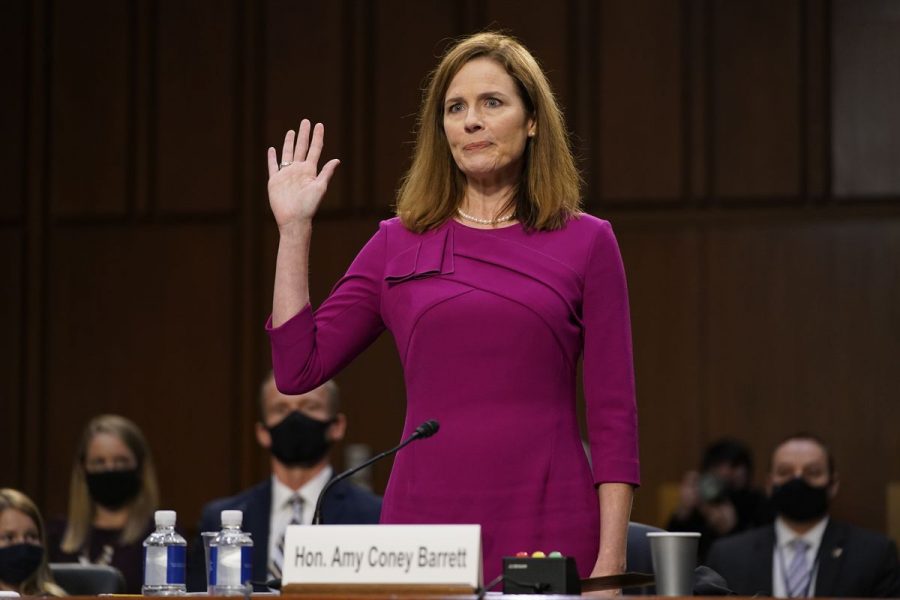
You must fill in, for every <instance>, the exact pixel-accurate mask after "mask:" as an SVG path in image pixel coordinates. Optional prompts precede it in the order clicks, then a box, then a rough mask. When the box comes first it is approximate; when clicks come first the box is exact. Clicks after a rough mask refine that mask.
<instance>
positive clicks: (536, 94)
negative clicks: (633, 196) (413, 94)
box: [397, 31, 581, 233]
mask: <svg viewBox="0 0 900 600" xmlns="http://www.w3.org/2000/svg"><path fill="white" fill-rule="evenodd" d="M482 57H484V58H489V59H491V60H494V61H496V62H497V63H498V64H500V65H501V66H502V67H503V68H505V69H506V72H507V73H509V75H510V76H511V77H512V78H513V79H514V80H515V82H516V87H517V88H518V92H519V96H520V97H521V99H522V102H523V103H524V104H525V109H526V111H527V112H528V114H529V116H531V117H532V118H533V119H534V121H535V123H536V131H537V135H535V137H533V138H529V141H528V142H527V145H526V147H525V156H524V161H523V163H524V165H523V176H522V180H521V181H520V184H519V186H518V189H517V190H516V193H514V194H513V197H512V198H510V200H509V202H508V206H507V207H506V208H511V207H513V206H514V207H515V214H516V218H518V219H519V221H520V222H522V224H523V225H524V226H525V227H526V228H528V229H533V230H550V229H559V228H561V227H563V226H564V225H565V223H566V221H567V220H568V219H569V218H570V217H572V216H573V215H576V214H577V213H579V212H580V208H581V176H580V175H579V173H578V169H577V168H576V167H575V158H574V157H573V156H572V150H571V148H570V145H569V136H568V133H567V131H566V127H565V122H564V120H563V114H562V110H560V108H559V104H557V102H556V98H555V97H554V96H553V90H552V89H551V87H550V82H549V81H548V80H547V76H546V75H545V74H544V72H543V71H542V70H541V67H540V65H538V62H537V61H536V60H535V58H534V57H533V56H532V55H531V53H530V52H529V51H528V50H527V49H526V48H525V46H523V45H522V44H521V43H520V42H519V41H518V40H516V39H515V38H513V37H511V36H509V35H506V34H503V33H499V32H493V31H488V32H483V33H477V34H475V35H472V36H469V37H466V38H463V39H461V40H460V41H458V42H457V43H456V44H455V45H454V46H452V47H451V48H450V49H449V50H448V51H447V53H446V54H444V57H443V58H442V59H441V62H440V63H439V64H438V66H437V68H436V69H435V70H434V71H433V72H432V73H431V74H430V75H429V78H428V83H427V85H426V88H425V91H424V96H423V99H422V105H421V107H420V109H419V119H418V132H417V135H416V146H415V151H414V152H413V159H412V166H410V168H409V171H407V173H406V175H405V176H404V177H403V181H402V183H401V185H400V190H399V192H398V194H397V215H398V216H399V217H400V220H401V221H402V222H403V224H404V225H405V226H406V227H407V229H410V230H412V231H416V232H420V233H421V232H423V231H426V230H428V229H432V228H434V227H437V226H439V225H440V224H442V223H444V222H445V221H446V220H447V219H449V218H451V217H452V216H453V214H454V212H455V211H456V209H457V207H458V206H459V203H460V202H461V201H462V199H463V195H464V194H465V187H466V178H465V175H463V173H462V172H461V171H460V170H459V167H457V165H456V162H455V161H454V160H453V156H452V155H451V153H450V147H449V145H448V143H447V136H446V134H445V132H444V126H443V115H444V110H443V105H444V96H445V95H446V94H447V88H448V87H449V86H450V82H451V80H452V79H453V77H454V76H455V75H456V74H457V73H458V72H459V70H460V69H461V68H462V67H463V65H465V64H466V63H468V62H469V61H471V60H473V59H476V58H482Z"/></svg>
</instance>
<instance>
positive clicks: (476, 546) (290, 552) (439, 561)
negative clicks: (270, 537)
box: [281, 525, 482, 589]
mask: <svg viewBox="0 0 900 600" xmlns="http://www.w3.org/2000/svg"><path fill="white" fill-rule="evenodd" d="M281 583H282V586H283V587H284V586H287V585H290V584H354V585H355V584H398V585H407V584H431V585H434V584H440V585H459V586H466V587H468V588H471V589H476V588H479V587H481V583H482V573H481V526H480V525H291V526H289V527H288V528H287V532H286V534H285V544H284V568H283V570H282V579H281Z"/></svg>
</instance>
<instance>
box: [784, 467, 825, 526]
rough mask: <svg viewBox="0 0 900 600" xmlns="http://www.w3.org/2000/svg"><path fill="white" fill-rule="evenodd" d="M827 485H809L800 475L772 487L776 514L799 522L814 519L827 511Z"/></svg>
mask: <svg viewBox="0 0 900 600" xmlns="http://www.w3.org/2000/svg"><path fill="white" fill-rule="evenodd" d="M828 488H829V485H824V486H822V487H816V486H812V485H809V484H808V483H807V482H806V480H805V479H803V478H802V477H795V478H794V479H791V480H790V481H788V482H787V483H783V484H781V485H776V486H773V487H772V506H773V507H774V508H775V511H776V512H777V513H778V514H781V515H784V516H785V517H787V518H788V519H790V520H792V521H798V522H800V523H804V522H808V521H815V520H817V519H819V518H820V517H823V516H825V513H827V512H828Z"/></svg>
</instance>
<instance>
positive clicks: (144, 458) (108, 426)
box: [60, 415, 159, 554]
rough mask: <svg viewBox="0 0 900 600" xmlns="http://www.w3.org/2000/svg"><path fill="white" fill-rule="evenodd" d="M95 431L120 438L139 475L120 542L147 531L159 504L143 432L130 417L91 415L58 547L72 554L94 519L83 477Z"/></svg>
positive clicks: (75, 465) (74, 469) (80, 445)
mask: <svg viewBox="0 0 900 600" xmlns="http://www.w3.org/2000/svg"><path fill="white" fill-rule="evenodd" d="M98 433H109V434H112V435H115V436H116V437H118V438H119V439H120V440H122V441H123V442H124V443H125V445H126V446H128V448H129V449H130V450H131V452H132V453H133V454H134V457H135V459H137V464H138V469H139V470H140V475H141V490H140V492H138V495H137V496H136V497H135V498H134V500H132V501H131V503H130V504H129V505H128V520H127V522H126V523H125V527H124V528H123V529H122V536H121V537H120V538H119V543H120V544H122V545H123V546H124V545H127V544H132V543H134V542H136V541H138V540H139V539H140V538H141V536H142V535H143V534H144V533H145V532H146V531H147V527H148V523H150V519H151V517H152V516H153V513H154V511H155V510H156V509H157V508H158V507H159V486H158V484H157V483H156V469H155V468H154V466H153V457H152V455H151V454H150V447H149V446H148V445H147V441H146V440H145V439H144V434H143V433H141V430H140V429H139V428H138V426H137V425H135V424H134V423H133V422H132V421H130V420H128V419H126V418H125V417H120V416H119V415H100V416H99V417H94V418H93V419H91V421H90V422H89V423H88V424H87V427H85V428H84V432H83V433H82V434H81V441H79V443H78V449H77V451H76V452H75V460H74V462H73V464H72V480H71V484H70V486H69V521H68V523H67V524H66V532H65V534H64V535H63V539H62V543H61V544H60V547H61V548H62V550H63V552H67V553H70V554H75V553H78V552H80V551H81V549H82V548H83V547H84V545H85V544H86V543H87V541H88V532H89V531H90V529H91V524H92V522H93V520H94V513H95V511H96V506H95V505H94V501H93V500H92V499H91V496H90V494H89V493H88V488H87V480H86V479H85V467H84V465H85V459H86V457H87V448H88V445H89V444H90V443H91V440H92V439H93V438H94V436H95V435H97V434H98Z"/></svg>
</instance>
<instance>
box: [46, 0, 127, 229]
mask: <svg viewBox="0 0 900 600" xmlns="http://www.w3.org/2000/svg"><path fill="white" fill-rule="evenodd" d="M52 6H53V14H52V15H51V19H52V27H53V33H52V35H51V39H52V40H53V47H52V54H51V57H50V61H51V69H52V74H51V81H50V86H51V94H52V97H51V118H50V133H49V136H50V149H49V161H48V163H47V164H45V165H43V166H44V168H45V169H46V170H47V173H48V175H49V179H50V191H51V206H52V208H53V212H54V214H57V215H110V214H124V213H125V212H126V210H127V196H128V194H129V193H130V191H131V190H129V189H128V183H129V169H130V167H131V160H130V159H131V157H132V156H133V151H134V148H133V147H132V144H131V142H132V140H131V129H130V127H131V123H130V119H131V118H133V115H132V114H131V112H130V107H131V106H132V96H131V91H132V78H133V77H135V76H137V74H136V73H134V71H133V64H132V59H133V57H134V48H133V41H134V27H133V19H132V16H133V15H132V12H133V10H134V4H133V3H126V2H119V1H118V0H91V1H89V2H59V3H55V4H53V5H52Z"/></svg>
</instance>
